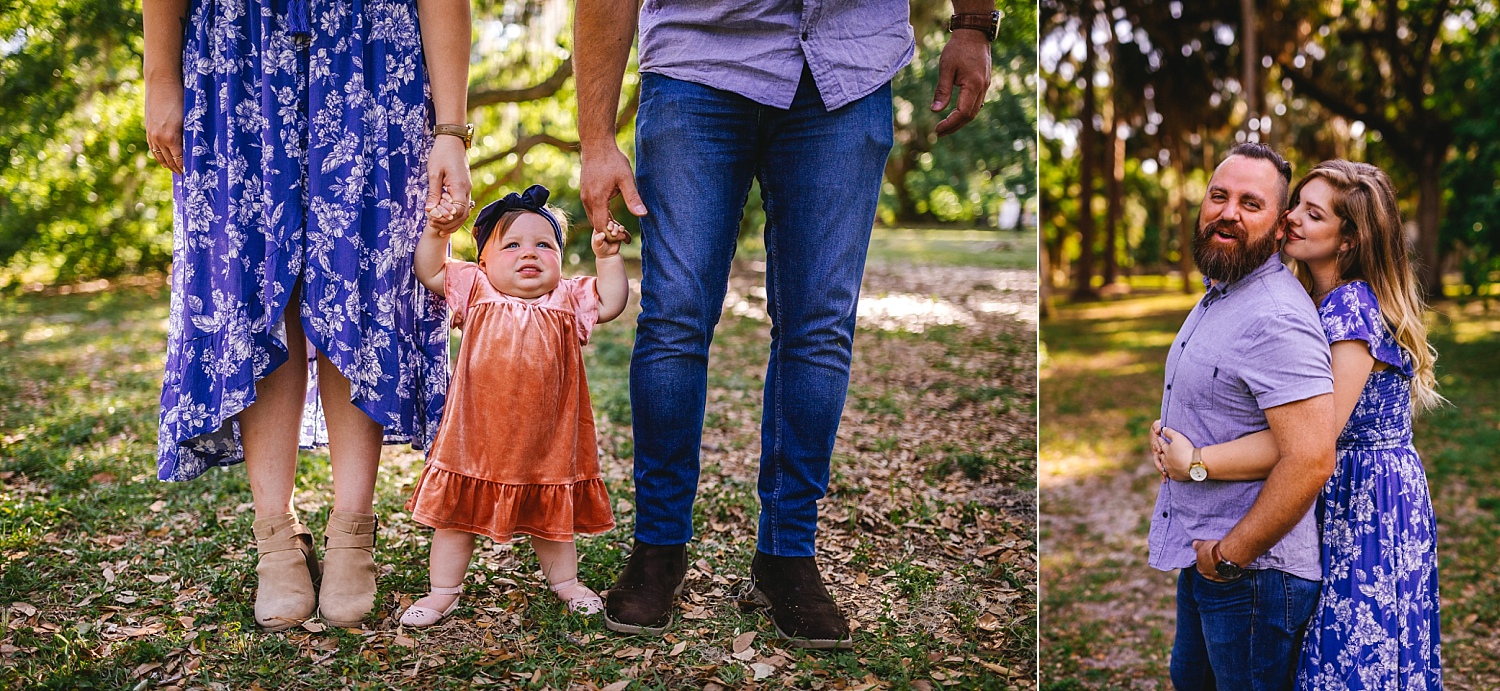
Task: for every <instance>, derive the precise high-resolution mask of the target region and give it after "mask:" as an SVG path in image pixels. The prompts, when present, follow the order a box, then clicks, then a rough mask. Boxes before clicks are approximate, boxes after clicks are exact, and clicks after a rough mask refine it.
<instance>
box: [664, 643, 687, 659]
mask: <svg viewBox="0 0 1500 691" xmlns="http://www.w3.org/2000/svg"><path fill="white" fill-rule="evenodd" d="M684 650H687V641H682V642H680V643H678V644H677V645H674V646H672V652H670V653H667V655H669V656H671V657H677V656H678V655H681V654H682V651H684Z"/></svg>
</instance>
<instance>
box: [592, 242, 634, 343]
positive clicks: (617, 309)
mask: <svg viewBox="0 0 1500 691" xmlns="http://www.w3.org/2000/svg"><path fill="white" fill-rule="evenodd" d="M626 242H630V233H629V232H628V231H626V230H625V227H624V226H622V225H620V224H619V223H616V222H615V221H614V220H613V219H611V220H610V221H609V224H608V225H606V226H605V227H604V229H603V230H596V231H594V238H593V246H594V273H596V274H598V281H596V282H595V284H594V287H595V290H597V291H598V292H599V323H600V324H603V323H604V322H607V321H610V320H612V319H614V318H615V317H618V316H620V313H621V312H624V311H625V303H626V302H627V301H628V300H629V299H630V281H629V280H628V279H627V278H626V276H625V259H624V257H621V256H620V245H621V244H622V243H626Z"/></svg>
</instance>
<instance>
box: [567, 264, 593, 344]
mask: <svg viewBox="0 0 1500 691" xmlns="http://www.w3.org/2000/svg"><path fill="white" fill-rule="evenodd" d="M598 280H599V279H597V278H594V277H593V276H579V277H578V278H570V279H568V281H567V286H568V291H569V292H570V293H571V294H572V296H573V313H574V315H575V316H576V317H577V321H578V342H579V343H582V344H584V345H588V342H589V338H590V337H591V336H593V335H594V325H595V324H598V323H599V291H598V289H597V288H595V286H594V284H595V283H597V282H598Z"/></svg>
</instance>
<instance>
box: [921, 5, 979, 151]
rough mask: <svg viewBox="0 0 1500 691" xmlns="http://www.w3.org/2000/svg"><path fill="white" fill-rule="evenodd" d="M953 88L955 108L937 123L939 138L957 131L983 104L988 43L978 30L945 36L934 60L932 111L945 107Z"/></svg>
mask: <svg viewBox="0 0 1500 691" xmlns="http://www.w3.org/2000/svg"><path fill="white" fill-rule="evenodd" d="M955 86H957V87H958V107H957V108H954V109H953V112H951V113H949V114H948V117H946V118H943V121H942V122H939V123H938V124H937V135H938V136H939V137H946V136H948V135H950V134H953V133H954V132H957V131H958V130H959V129H960V128H962V127H963V126H964V125H967V124H969V122H970V121H971V120H973V119H974V118H975V116H977V115H979V106H980V105H982V104H983V103H984V94H985V92H986V91H988V90H989V88H990V43H989V41H988V40H987V39H986V38H985V35H984V34H983V33H981V32H979V31H975V30H973V29H959V30H957V31H954V32H953V35H952V36H950V37H948V44H947V45H945V46H943V54H942V57H940V58H938V84H937V92H936V93H934V94H933V98H932V110H933V112H937V111H941V110H943V109H944V108H947V107H948V101H949V99H950V98H951V97H952V95H953V87H955Z"/></svg>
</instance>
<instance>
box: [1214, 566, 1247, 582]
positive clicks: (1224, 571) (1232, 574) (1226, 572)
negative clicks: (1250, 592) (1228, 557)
mask: <svg viewBox="0 0 1500 691" xmlns="http://www.w3.org/2000/svg"><path fill="white" fill-rule="evenodd" d="M1214 571H1216V572H1218V574H1219V578H1225V579H1228V580H1231V581H1232V580H1234V579H1236V578H1239V577H1240V576H1243V575H1245V570H1244V569H1242V568H1240V567H1238V566H1235V565H1234V564H1231V563H1229V562H1227V561H1221V562H1219V563H1218V564H1215V565H1214Z"/></svg>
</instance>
